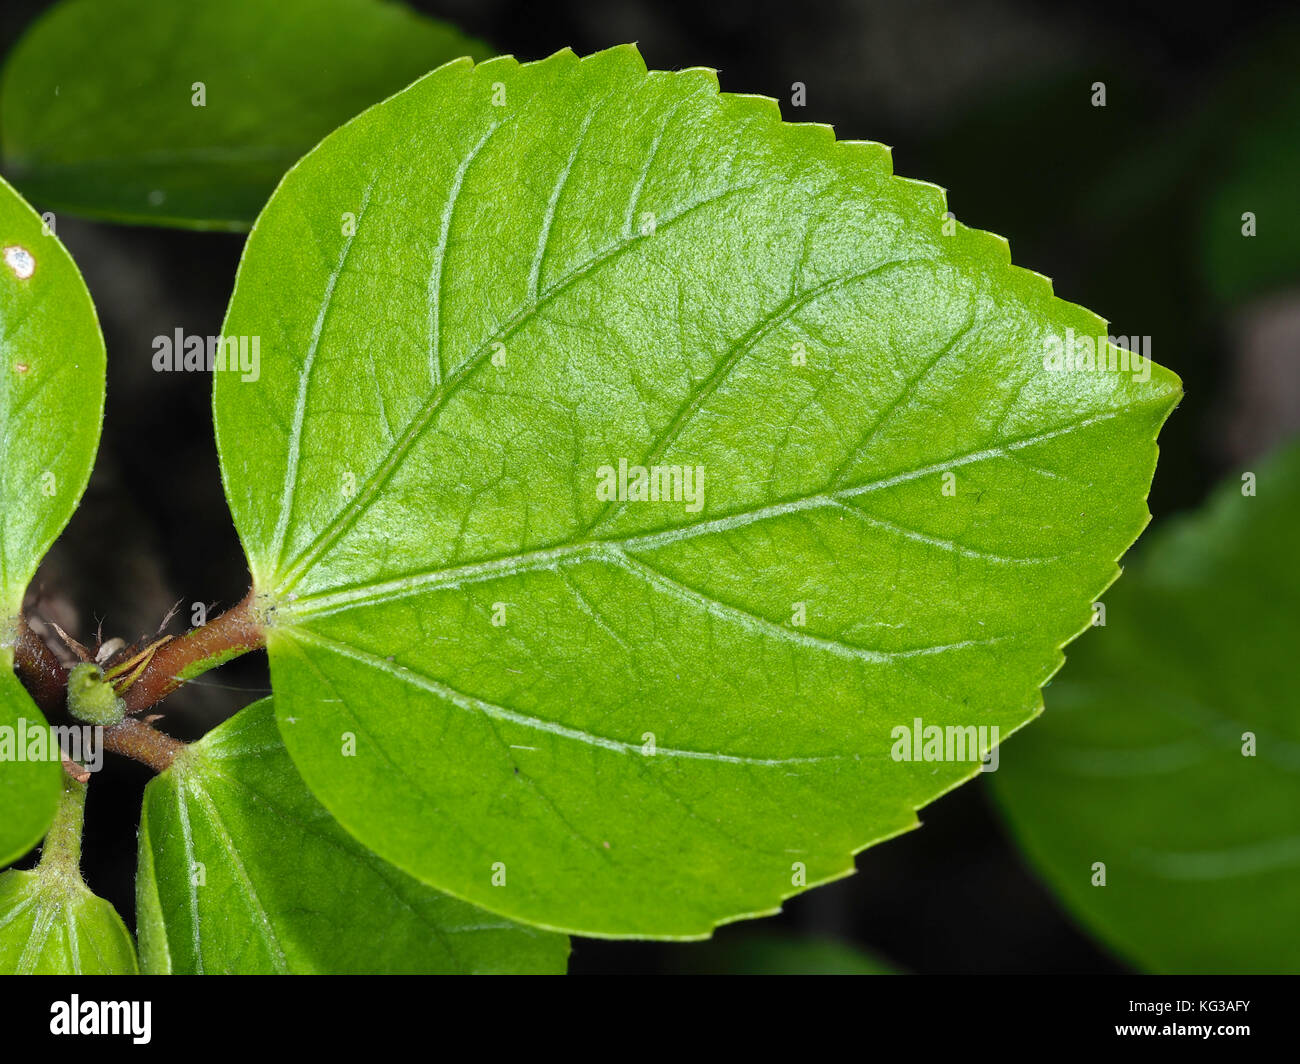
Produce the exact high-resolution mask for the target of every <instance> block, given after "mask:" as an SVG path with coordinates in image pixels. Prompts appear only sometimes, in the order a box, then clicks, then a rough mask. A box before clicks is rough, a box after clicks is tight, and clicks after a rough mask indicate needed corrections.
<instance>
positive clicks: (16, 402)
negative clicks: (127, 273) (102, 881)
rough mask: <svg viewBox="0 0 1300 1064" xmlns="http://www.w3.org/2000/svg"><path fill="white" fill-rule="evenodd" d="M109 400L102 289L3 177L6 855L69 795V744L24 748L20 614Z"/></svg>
mask: <svg viewBox="0 0 1300 1064" xmlns="http://www.w3.org/2000/svg"><path fill="white" fill-rule="evenodd" d="M103 410H104V341H103V337H102V336H101V335H100V332H99V323H98V321H97V320H96V318H95V310H94V307H93V306H92V305H91V302H90V293H89V292H87V291H86V286H85V283H84V282H83V281H82V279H81V274H80V273H78V272H77V267H76V265H75V264H74V263H73V261H72V259H71V257H70V256H69V255H68V253H67V251H65V250H64V248H63V245H62V244H60V243H59V242H58V240H57V239H56V238H55V237H54V236H53V235H51V234H49V233H47V232H46V231H45V228H44V226H43V225H42V222H41V219H40V217H39V216H38V215H37V214H36V212H35V211H33V210H32V209H31V207H29V206H28V205H27V204H26V203H25V202H23V200H22V198H21V197H20V196H19V195H18V194H17V193H16V192H14V190H13V189H11V188H10V187H9V186H8V185H6V184H5V183H4V182H3V181H0V811H2V815H0V864H7V863H8V862H9V861H12V860H13V859H14V858H15V857H19V856H21V855H22V854H23V853H24V852H25V851H27V850H28V849H30V848H31V847H32V846H33V845H35V844H36V843H37V842H39V841H40V837H41V835H42V834H44V831H45V828H46V826H47V825H48V824H49V822H50V818H51V817H52V816H53V815H54V806H55V803H56V801H57V799H58V793H59V775H60V772H59V766H58V754H57V751H56V752H55V754H54V758H53V760H49V759H44V760H30V759H28V758H27V757H26V756H25V754H24V753H20V750H21V751H27V752H33V753H35V749H34V748H33V747H32V746H31V745H30V742H29V740H30V739H31V735H32V732H33V731H34V730H36V729H44V728H45V720H44V718H43V717H42V716H41V713H40V711H39V710H38V709H37V708H36V706H35V705H34V704H33V702H32V701H31V699H30V698H29V697H28V696H27V693H26V691H24V690H23V688H22V685H21V684H19V682H18V681H17V679H16V678H15V677H14V675H13V672H12V669H13V642H14V638H15V635H16V630H15V624H16V621H17V618H18V614H19V610H20V609H21V607H22V601H23V593H24V592H25V591H26V589H27V585H28V583H30V581H31V579H32V576H33V575H34V574H35V572H36V566H37V565H38V564H39V562H40V560H41V558H42V556H44V554H45V552H46V550H48V549H49V546H50V544H51V543H53V542H54V538H55V537H56V536H57V535H58V534H59V533H60V532H61V531H62V530H63V527H64V525H66V524H67V523H68V519H69V518H70V517H71V516H72V512H73V510H75V509H76V506H77V501H78V500H79V499H80V498H81V493H82V491H83V490H84V489H85V486H86V481H87V480H88V479H89V477H90V468H91V465H92V464H93V463H94V460H95V451H96V448H97V447H98V445H99V428H100V423H101V420H102V418H103ZM37 741H38V742H40V743H41V748H42V749H47V750H48V746H47V745H46V744H45V743H44V742H43V741H42V740H37Z"/></svg>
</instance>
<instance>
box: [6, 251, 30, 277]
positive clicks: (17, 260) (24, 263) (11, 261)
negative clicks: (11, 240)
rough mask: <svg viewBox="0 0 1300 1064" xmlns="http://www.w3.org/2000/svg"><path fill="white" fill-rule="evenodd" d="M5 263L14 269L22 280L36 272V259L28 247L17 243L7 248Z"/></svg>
mask: <svg viewBox="0 0 1300 1064" xmlns="http://www.w3.org/2000/svg"><path fill="white" fill-rule="evenodd" d="M5 264H6V265H7V266H8V267H9V268H10V269H11V270H13V271H14V273H15V274H16V275H17V277H18V279H19V280H20V281H25V280H27V278H29V277H30V276H31V275H32V274H34V273H35V272H36V260H35V259H34V258H32V253H31V252H30V251H28V250H27V249H26V248H20V247H18V246H17V245H16V244H15V245H12V246H10V247H7V248H5Z"/></svg>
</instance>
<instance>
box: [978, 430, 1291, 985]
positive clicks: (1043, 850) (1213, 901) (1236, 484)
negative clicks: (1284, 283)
mask: <svg viewBox="0 0 1300 1064" xmlns="http://www.w3.org/2000/svg"><path fill="white" fill-rule="evenodd" d="M1253 471H1254V472H1255V473H1256V474H1257V478H1258V480H1257V484H1256V490H1257V495H1255V496H1253V497H1248V496H1244V495H1243V494H1242V481H1241V480H1240V479H1239V478H1236V477H1234V478H1230V479H1229V480H1228V481H1227V482H1226V483H1225V484H1224V485H1223V486H1222V488H1221V489H1220V490H1219V492H1218V493H1217V495H1216V497H1215V498H1214V499H1213V500H1212V501H1211V502H1210V503H1209V504H1208V506H1207V507H1206V508H1205V510H1204V511H1203V512H1201V513H1198V514H1196V515H1195V516H1194V517H1191V518H1187V519H1184V520H1182V521H1180V522H1176V523H1173V524H1171V525H1169V526H1166V527H1165V528H1162V529H1161V530H1160V531H1159V532H1158V533H1157V534H1156V535H1154V536H1153V537H1152V538H1151V539H1150V540H1149V541H1148V542H1147V543H1146V544H1145V545H1144V548H1143V553H1142V557H1141V559H1140V560H1139V562H1138V563H1137V564H1135V565H1133V566H1132V567H1131V568H1130V569H1129V571H1128V572H1127V573H1126V575H1125V577H1124V580H1123V581H1121V582H1120V584H1119V585H1117V587H1116V588H1115V590H1114V592H1113V593H1111V594H1108V595H1107V597H1106V607H1107V610H1106V626H1105V627H1104V628H1099V629H1098V630H1096V631H1094V632H1092V633H1090V634H1089V635H1088V636H1087V638H1085V639H1084V640H1083V641H1082V642H1081V643H1080V645H1079V648H1078V654H1077V660H1076V659H1075V655H1072V656H1071V657H1072V660H1071V663H1070V668H1069V669H1068V670H1067V671H1066V672H1065V674H1064V675H1063V677H1062V679H1061V680H1060V681H1058V682H1056V683H1054V684H1053V685H1052V687H1051V689H1050V690H1049V691H1048V693H1047V707H1048V708H1047V713H1046V715H1045V716H1044V718H1043V720H1042V722H1041V723H1040V724H1039V725H1037V726H1036V727H1034V728H1032V729H1030V730H1029V732H1028V733H1027V734H1026V735H1025V736H1024V737H1023V738H1017V739H1016V741H1015V742H1013V743H1012V744H1011V745H1010V746H1009V747H1008V748H1007V749H1006V750H1005V751H1004V752H1003V758H1002V767H1001V770H1000V771H999V772H998V773H996V785H997V793H998V796H999V797H1000V799H1001V800H1002V804H1003V807H1004V808H1005V809H1006V812H1007V816H1008V818H1009V820H1010V823H1011V825H1012V827H1013V828H1014V830H1015V833H1016V835H1017V837H1018V838H1019V839H1020V841H1021V842H1022V843H1023V845H1024V847H1025V849H1026V851H1027V852H1028V853H1029V854H1030V856H1031V857H1032V858H1033V860H1034V864H1035V865H1036V866H1037V867H1038V869H1039V870H1040V871H1041V872H1042V874H1043V875H1044V876H1045V877H1046V879H1047V880H1048V882H1049V883H1051V884H1052V886H1053V887H1055V889H1056V890H1057V891H1058V893H1059V894H1060V897H1061V898H1062V899H1063V900H1064V901H1065V903H1066V904H1067V905H1068V906H1069V908H1070V909H1071V911H1073V912H1074V913H1075V914H1076V915H1077V916H1078V917H1079V918H1080V919H1081V920H1083V921H1084V923H1086V924H1087V925H1088V927H1089V928H1091V929H1092V931H1093V932H1094V933H1096V934H1098V935H1099V936H1101V938H1102V939H1104V940H1105V941H1106V942H1108V943H1109V944H1110V945H1111V946H1112V947H1114V948H1115V949H1116V950H1117V951H1119V952H1120V953H1122V954H1123V955H1124V956H1126V957H1128V958H1129V959H1130V960H1132V961H1134V962H1135V963H1137V964H1139V965H1141V966H1142V967H1145V968H1148V969H1153V970H1155V971H1160V972H1277V971H1288V972H1295V971H1300V910H1298V909H1297V906H1296V898H1297V895H1298V894H1300V786H1298V785H1297V778H1298V777H1297V773H1300V718H1298V717H1297V715H1296V712H1295V704H1296V700H1295V692H1294V688H1295V669H1294V658H1295V648H1296V645H1297V641H1298V640H1300V623H1298V622H1297V617H1296V612H1295V602H1296V601H1297V598H1298V597H1300V570H1297V568H1296V566H1295V563H1294V557H1295V528H1296V524H1297V522H1298V521H1300V447H1296V446H1292V447H1290V448H1289V449H1287V450H1286V451H1284V452H1282V453H1280V454H1279V455H1278V456H1277V457H1276V458H1275V459H1273V460H1271V461H1270V462H1268V463H1267V465H1260V466H1258V467H1255V469H1254V470H1253ZM1246 733H1250V734H1252V735H1254V736H1255V741H1256V743H1257V748H1256V753H1255V755H1254V756H1250V757H1247V756H1243V742H1244V736H1245V734H1246ZM1097 861H1100V862H1104V863H1105V866H1106V884H1105V886H1104V887H1103V886H1093V885H1092V877H1093V863H1094V862H1097Z"/></svg>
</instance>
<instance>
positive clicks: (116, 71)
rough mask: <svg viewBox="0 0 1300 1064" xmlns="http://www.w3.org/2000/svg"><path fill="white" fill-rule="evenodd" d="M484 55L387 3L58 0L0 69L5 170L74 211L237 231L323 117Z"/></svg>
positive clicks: (46, 199)
mask: <svg viewBox="0 0 1300 1064" xmlns="http://www.w3.org/2000/svg"><path fill="white" fill-rule="evenodd" d="M488 54H490V50H489V49H488V48H487V46H486V45H484V44H483V43H482V42H480V41H475V40H473V39H471V38H469V37H466V36H464V35H463V34H461V33H460V32H458V31H457V30H455V29H454V28H452V27H451V26H448V25H445V24H443V23H440V22H438V21H436V20H434V19H429V18H425V17H423V16H421V15H418V14H416V13H415V12H413V11H411V10H409V9H408V8H405V7H404V6H402V5H401V4H398V3H390V2H387V0H384V2H377V0H276V2H275V3H265V2H264V0H186V2H185V3H180V4H178V3H173V2H172V0H67V2H65V3H62V4H59V5H58V6H56V7H55V8H54V9H52V10H51V11H50V12H49V13H48V14H47V15H46V16H45V17H43V18H42V19H41V20H40V21H39V22H38V23H37V24H36V25H35V26H34V27H33V28H32V30H31V31H30V32H29V33H28V34H27V35H26V36H25V37H24V38H23V39H22V40H21V41H20V42H19V43H18V45H17V46H16V47H15V49H14V52H13V55H12V57H11V58H10V59H9V62H8V64H7V66H6V68H5V71H4V81H3V89H2V91H0V100H2V103H0V124H2V129H3V143H4V153H5V167H6V172H7V173H8V174H9V176H10V178H11V179H12V180H13V181H14V182H15V183H16V184H17V185H18V186H19V187H20V188H22V189H23V190H24V191H25V192H26V193H27V194H28V195H29V196H30V197H32V198H33V199H35V200H36V201H37V202H39V203H41V204H42V205H49V206H52V207H56V208H59V209H64V210H68V211H71V212H73V213H78V214H85V215H89V216H91V217H96V218H104V219H108V220H110V221H119V222H146V223H151V224H154V225H177V226H185V227H193V228H207V229H246V228H247V227H248V225H249V223H250V222H251V221H252V220H253V218H254V217H256V215H257V212H258V211H259V210H261V209H262V206H263V204H264V203H265V202H266V200H267V197H269V196H270V194H271V191H272V189H274V188H275V185H276V182H278V181H279V180H280V177H281V176H282V175H283V174H284V172H285V171H286V170H287V169H289V167H290V166H291V165H292V164H293V163H294V162H295V161H296V160H297V159H298V158H299V157H300V156H301V155H302V154H303V153H304V152H306V151H307V149H308V148H310V147H311V146H312V145H313V144H315V143H316V142H317V141H318V140H320V138H321V137H323V136H324V135H325V134H326V133H328V132H329V131H330V130H332V129H333V128H334V127H335V126H338V125H340V124H341V123H343V122H345V121H347V119H349V118H351V117H352V116H353V115H355V114H356V113H357V112H359V111H361V110H362V109H364V108H365V107H368V106H369V105H370V104H372V103H374V102H376V101H377V100H381V99H383V98H384V97H385V96H388V95H390V94H391V93H394V92H396V91H397V90H398V89H400V88H402V87H404V86H405V85H408V84H409V83H410V82H411V81H413V80H414V79H415V78H417V77H419V76H420V75H421V74H424V73H426V72H427V71H429V70H432V69H433V68H434V67H437V66H440V65H441V64H443V63H445V62H447V61H448V60H449V59H454V58H457V57H458V56H463V55H469V56H474V57H477V58H481V57H484V56H486V55H488ZM199 83H202V86H203V90H202V91H203V93H204V106H202V107H198V106H195V105H194V103H193V100H194V98H195V92H196V91H197V89H196V86H197V85H198V84H199Z"/></svg>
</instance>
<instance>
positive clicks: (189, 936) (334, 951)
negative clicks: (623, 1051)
mask: <svg viewBox="0 0 1300 1064" xmlns="http://www.w3.org/2000/svg"><path fill="white" fill-rule="evenodd" d="M137 910H138V913H139V919H140V952H141V957H142V959H143V963H144V968H145V971H146V972H150V973H165V972H178V973H202V972H239V973H255V972H296V973H310V972H320V973H334V974H344V973H358V972H361V973H381V972H382V973H399V972H400V973H417V972H418V973H504V972H528V973H559V972H563V971H564V968H565V964H566V959H567V957H568V952H569V945H568V940H567V939H566V938H565V937H564V936H563V935H555V934H550V933H547V932H542V931H535V930H533V929H531V928H525V927H521V926H520V925H518V924H515V923H512V922H510V921H509V920H504V919H501V918H499V917H495V916H490V915H488V914H487V913H484V912H482V911H481V910H479V909H476V908H474V907H473V906H472V905H468V904H466V903H464V902H461V901H457V900H456V899H454V898H450V897H448V896H446V895H444V894H440V893H438V892H437V891H435V890H432V889H430V888H428V887H425V886H423V885H421V884H420V883H417V882H416V881H415V880H414V879H411V878H410V877H409V876H407V875H405V874H404V873H402V872H399V871H398V870H397V869H396V868H394V867H392V866H391V865H389V864H387V863H385V862H384V861H382V860H380V859H379V858H378V857H376V856H375V855H374V854H372V853H370V852H369V851H367V850H365V849H363V848H362V847H361V846H360V845H359V844H358V843H357V842H355V841H354V840H353V839H352V838H351V836H349V835H348V834H347V833H346V832H344V831H343V829H342V828H341V827H339V825H338V824H337V823H336V822H335V821H334V820H333V818H332V817H331V816H330V815H329V814H328V813H327V812H326V811H325V809H324V808H323V807H322V806H321V805H320V804H319V803H318V802H317V801H316V800H315V799H314V798H313V797H312V796H311V794H310V793H309V792H308V790H307V788H306V787H305V786H304V785H303V783H302V780H301V779H300V778H299V776H298V773H297V772H296V771H295V769H294V767H293V763H292V762H291V761H290V760H289V756H288V754H286V753H285V750H284V746H283V744H282V742H281V740H280V736H279V732H278V730H277V728H276V723H275V712H274V710H273V708H272V703H271V700H270V699H264V700H262V701H261V702H257V703H255V704H253V705H251V706H249V707H248V708H247V709H245V710H243V711H242V712H240V713H239V714H237V715H236V716H235V717H233V718H232V719H231V720H229V721H227V722H226V723H225V724H223V725H221V726H220V727H219V728H216V729H215V730H213V731H212V732H210V733H209V734H208V735H207V736H205V737H204V739H203V740H202V741H201V742H199V743H196V744H194V745H193V746H190V747H188V748H187V749H186V750H185V752H184V753H182V754H181V755H180V756H179V757H178V758H177V759H176V761H175V762H174V763H173V765H172V767H171V768H169V769H168V770H167V771H166V772H164V773H163V774H162V775H161V776H159V777H158V778H157V779H155V780H153V781H152V782H151V783H150V784H149V786H148V788H147V789H146V790H145V799H144V815H143V817H142V819H141V823H140V869H139V874H138V878H137Z"/></svg>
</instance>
